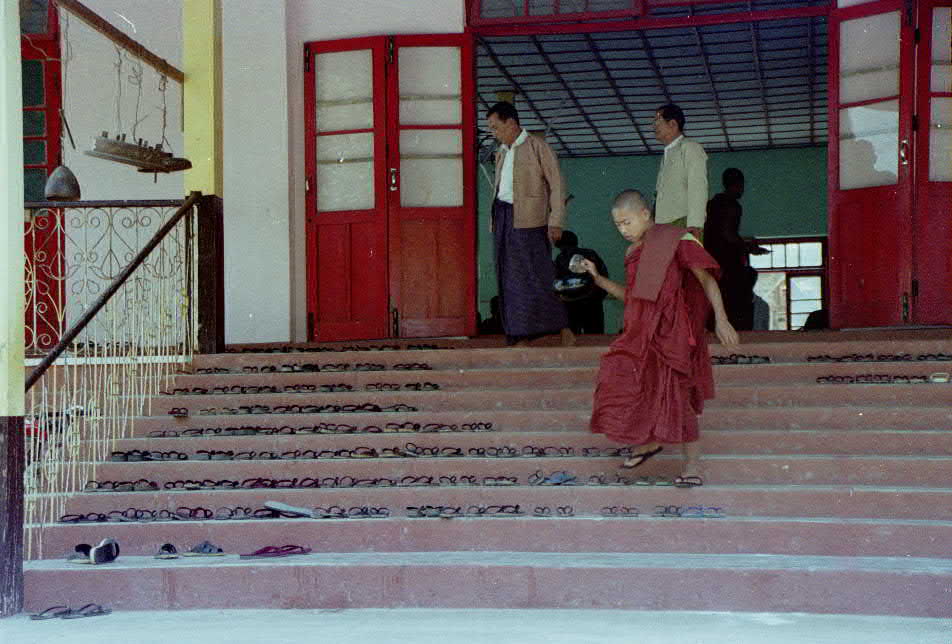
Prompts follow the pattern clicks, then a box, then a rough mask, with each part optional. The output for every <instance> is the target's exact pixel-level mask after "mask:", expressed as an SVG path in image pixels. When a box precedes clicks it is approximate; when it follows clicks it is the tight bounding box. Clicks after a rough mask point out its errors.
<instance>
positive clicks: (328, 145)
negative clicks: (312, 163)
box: [317, 132, 374, 166]
mask: <svg viewBox="0 0 952 644" xmlns="http://www.w3.org/2000/svg"><path fill="white" fill-rule="evenodd" d="M373 144H374V135H373V134H372V133H370V132H361V133H359V134H329V135H324V136H319V137H317V162H318V164H320V165H321V166H323V165H326V164H327V163H328V162H330V163H355V162H361V163H363V162H366V161H373V158H374V148H373Z"/></svg>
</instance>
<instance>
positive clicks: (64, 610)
mask: <svg viewBox="0 0 952 644" xmlns="http://www.w3.org/2000/svg"><path fill="white" fill-rule="evenodd" d="M69 612H70V609H69V606H50V607H49V608H47V609H46V610H44V611H43V612H41V613H36V614H34V615H30V619H32V620H34V621H40V620H44V619H56V618H57V617H62V616H63V615H67V614H68V613H69Z"/></svg>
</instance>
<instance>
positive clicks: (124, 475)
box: [96, 443, 952, 488]
mask: <svg viewBox="0 0 952 644" xmlns="http://www.w3.org/2000/svg"><path fill="white" fill-rule="evenodd" d="M443 445H452V443H443ZM622 460H623V459H622V458H619V457H613V458H603V457H529V458H523V457H518V458H474V457H447V458H443V457H420V458H332V457H330V456H327V457H324V458H316V459H315V458H302V459H295V460H228V461H207V460H178V461H163V462H133V463H114V462H107V463H102V464H100V465H98V466H97V468H96V477H97V479H99V480H112V481H135V480H138V479H140V478H146V479H151V480H155V481H157V482H159V483H165V482H167V481H175V480H187V479H191V480H199V481H200V480H203V479H211V480H214V481H217V480H221V479H231V480H238V481H241V480H243V479H247V478H251V477H267V478H282V479H290V478H302V479H303V478H305V477H314V478H321V477H328V476H352V477H354V478H357V479H365V478H378V477H387V478H390V479H393V480H394V481H399V479H401V478H402V477H404V476H433V477H439V476H442V475H460V474H467V475H472V476H476V477H477V478H479V479H481V478H482V477H485V476H515V477H518V480H519V482H520V483H525V484H528V483H529V481H528V479H529V477H530V476H531V475H532V474H533V473H535V472H538V471H543V472H546V473H550V472H553V471H561V470H565V471H568V472H570V473H572V474H575V475H576V476H578V477H579V482H580V483H585V482H587V480H588V478H589V477H590V476H593V475H596V474H603V475H606V476H609V477H614V475H616V474H621V475H622V476H627V477H632V476H634V477H635V478H637V477H638V476H645V475H654V474H663V475H667V476H670V477H673V476H676V475H677V474H678V473H679V471H680V467H681V456H680V450H675V451H673V453H671V455H664V454H662V455H659V456H658V457H656V458H654V459H652V460H651V461H650V462H649V463H646V464H645V465H644V466H643V467H640V468H638V470H637V471H634V470H632V471H630V472H629V471H627V470H624V469H620V468H619V466H620V464H621V463H622ZM703 469H704V472H705V476H706V478H707V479H708V480H709V481H710V482H717V483H720V484H755V483H758V482H761V483H765V484H771V485H775V484H789V485H895V486H913V487H937V488H943V487H948V486H950V485H952V477H950V472H952V456H882V455H874V456H852V455H849V456H842V455H837V456H834V455H824V454H809V455H787V454H768V455H750V456H739V455H736V454H709V455H707V456H706V457H705V458H704V460H703Z"/></svg>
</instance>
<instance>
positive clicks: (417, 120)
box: [400, 47, 462, 125]
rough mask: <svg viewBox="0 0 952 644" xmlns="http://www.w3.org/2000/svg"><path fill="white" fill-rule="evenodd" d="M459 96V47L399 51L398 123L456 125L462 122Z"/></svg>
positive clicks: (404, 49)
mask: <svg viewBox="0 0 952 644" xmlns="http://www.w3.org/2000/svg"><path fill="white" fill-rule="evenodd" d="M460 98H461V89H460V51H459V48H457V47H406V48H403V49H401V50H400V123H401V124H402V125H457V124H459V123H461V122H462V112H461V109H460Z"/></svg>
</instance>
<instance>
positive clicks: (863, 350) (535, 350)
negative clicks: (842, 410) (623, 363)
mask: <svg viewBox="0 0 952 644" xmlns="http://www.w3.org/2000/svg"><path fill="white" fill-rule="evenodd" d="M944 335H945V337H944V338H934V339H927V340H882V339H876V340H864V341H856V342H829V341H826V342H811V341H809V340H808V339H805V341H801V342H751V343H744V344H742V345H741V346H740V347H739V348H738V350H737V351H733V352H731V351H726V350H724V349H723V348H722V347H721V346H720V345H718V344H716V343H715V342H711V343H710V353H711V355H712V356H728V355H730V354H732V353H738V354H743V355H763V356H767V357H769V358H770V359H771V361H772V362H806V361H807V358H808V357H811V356H820V355H830V356H832V357H839V356H843V355H848V354H861V355H865V354H873V355H874V356H875V355H880V354H907V355H910V356H911V357H912V360H911V362H916V361H917V358H918V357H919V356H920V355H927V354H935V353H945V354H949V353H952V338H950V337H949V334H948V332H946V333H945V334H944ZM607 349H608V346H607V343H606V344H598V345H594V346H577V347H543V346H540V347H529V348H477V349H458V350H433V351H342V352H320V353H307V352H297V353H222V354H213V355H199V356H195V361H194V366H195V367H196V368H199V367H225V368H238V369H240V367H242V366H245V365H258V366H261V365H275V366H280V365H282V364H291V363H298V364H301V363H316V364H321V365H324V364H339V363H350V364H356V363H358V362H363V363H366V362H374V363H382V364H384V365H386V366H392V365H396V364H405V363H426V364H428V365H429V366H431V367H433V368H434V369H441V368H454V369H470V368H486V367H494V366H506V367H509V368H514V367H517V366H550V367H553V366H566V365H578V364H585V363H590V364H595V362H596V361H597V359H598V357H599V356H601V355H602V354H603V353H604V352H605V351H606V350H607ZM852 364H857V365H864V366H865V365H872V364H886V363H884V362H858V363H852ZM738 366H745V365H738Z"/></svg>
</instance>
